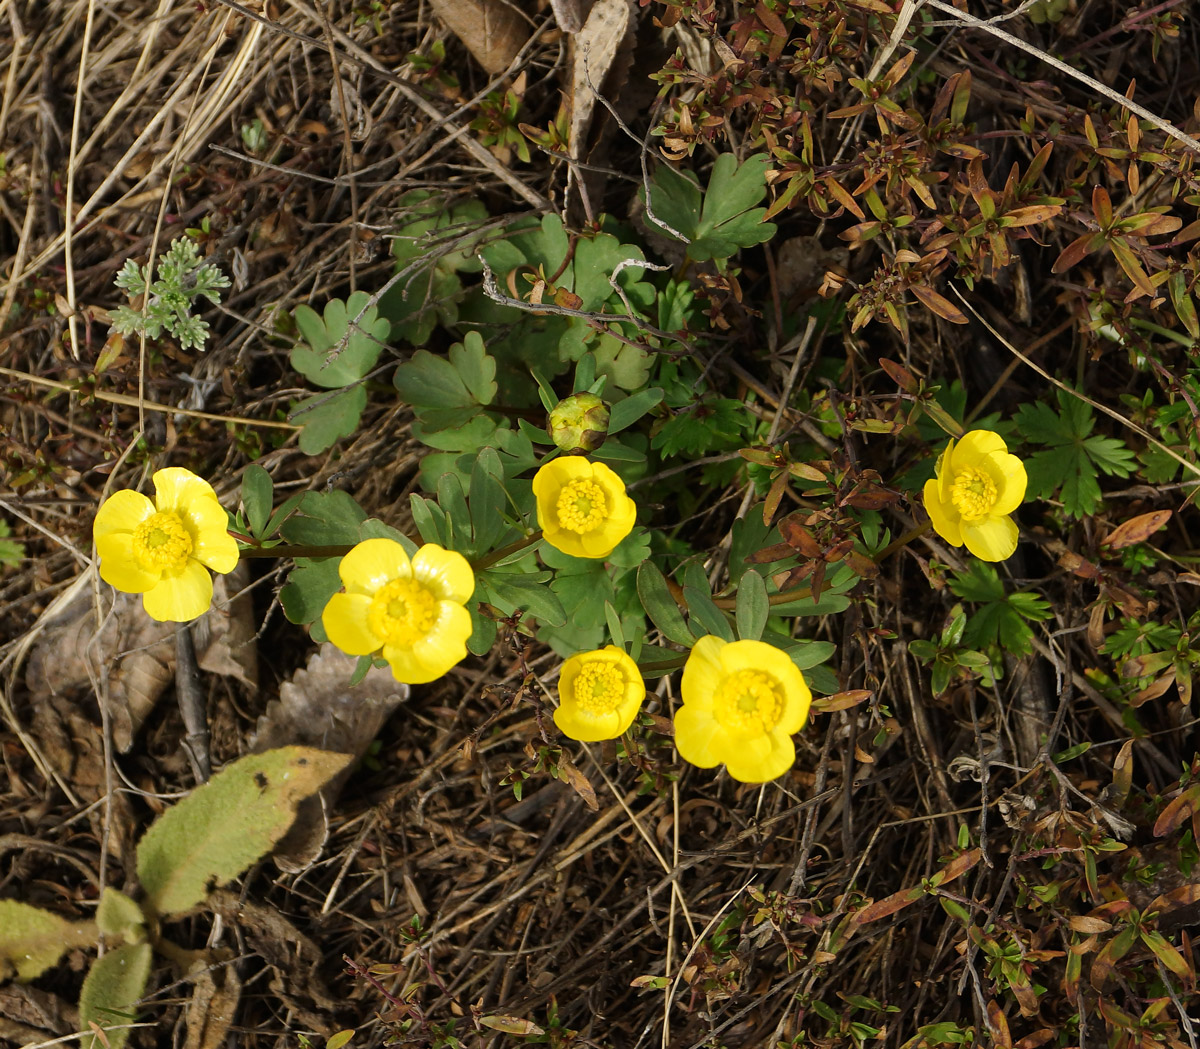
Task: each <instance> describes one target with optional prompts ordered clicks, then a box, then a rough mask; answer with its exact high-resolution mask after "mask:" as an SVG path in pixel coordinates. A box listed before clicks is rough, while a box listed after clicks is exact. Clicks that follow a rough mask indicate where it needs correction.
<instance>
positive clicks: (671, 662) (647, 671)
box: [637, 653, 687, 677]
mask: <svg viewBox="0 0 1200 1049" xmlns="http://www.w3.org/2000/svg"><path fill="white" fill-rule="evenodd" d="M685 662H687V654H686V653H684V654H682V655H678V656H673V657H672V658H670V659H659V660H656V661H655V662H653V663H639V664H638V665H637V667H638V671H639V672H640V673H641V675H642V677H662V676H663V675H664V674H669V673H671V671H672V670H678V669H679V668H680V667H681V666H683V664H684V663H685Z"/></svg>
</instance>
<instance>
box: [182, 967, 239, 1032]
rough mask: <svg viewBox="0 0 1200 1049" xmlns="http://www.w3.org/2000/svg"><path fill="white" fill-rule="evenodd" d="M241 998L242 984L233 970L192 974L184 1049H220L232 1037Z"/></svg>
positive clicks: (224, 969) (202, 968)
mask: <svg viewBox="0 0 1200 1049" xmlns="http://www.w3.org/2000/svg"><path fill="white" fill-rule="evenodd" d="M241 997H242V981H241V980H239V979H238V975H237V970H236V969H235V967H234V966H232V965H223V966H220V967H218V968H213V969H209V968H206V967H203V966H201V967H200V971H199V972H196V973H193V975H192V1000H191V1002H190V1003H189V1005H188V1012H187V1042H186V1043H185V1046H184V1049H219V1047H220V1046H221V1045H223V1044H224V1042H225V1038H226V1036H227V1035H228V1034H229V1027H230V1025H231V1024H232V1023H233V1015H234V1013H235V1012H236V1011H237V1007H238V1002H239V1001H241Z"/></svg>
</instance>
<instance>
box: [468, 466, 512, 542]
mask: <svg viewBox="0 0 1200 1049" xmlns="http://www.w3.org/2000/svg"><path fill="white" fill-rule="evenodd" d="M503 478H504V467H503V466H502V465H501V464H500V456H499V455H498V454H497V452H496V449H494V448H484V449H483V450H482V451H481V452H480V453H479V455H477V456H476V457H475V465H474V466H473V467H472V468H471V490H470V493H469V495H468V503H469V504H470V510H471V531H472V533H473V535H474V538H475V544H474V546H475V551H476V552H477V553H485V552H487V551H489V550H491V549H492V548H493V547H495V546H496V545H497V541H498V540H499V539H500V537H501V536H502V535H503V534H504V532H505V530H506V528H507V525H506V524H505V520H504V511H505V510H506V508H507V504H506V500H505V497H504V488H503Z"/></svg>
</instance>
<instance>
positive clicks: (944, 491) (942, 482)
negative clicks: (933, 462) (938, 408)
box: [926, 437, 955, 503]
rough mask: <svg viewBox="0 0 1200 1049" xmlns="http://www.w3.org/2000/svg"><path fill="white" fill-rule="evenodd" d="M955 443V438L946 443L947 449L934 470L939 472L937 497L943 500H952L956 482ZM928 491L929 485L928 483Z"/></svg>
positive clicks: (945, 501) (944, 501)
mask: <svg viewBox="0 0 1200 1049" xmlns="http://www.w3.org/2000/svg"><path fill="white" fill-rule="evenodd" d="M954 445H955V440H954V438H953V437H951V438H950V443H949V444H948V445H946V450H945V451H944V452H942V454H941V456H940V457H939V458H938V461H937V466H936V467H934V470H935V472H936V474H937V488H936V491H937V497H938V498H939V499H940V500H941V501H942V502H943V503H948V502H950V490H951V488H952V487H953V483H954V466H953V464H954ZM926 491H928V485H926Z"/></svg>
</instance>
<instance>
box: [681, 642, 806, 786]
mask: <svg viewBox="0 0 1200 1049" xmlns="http://www.w3.org/2000/svg"><path fill="white" fill-rule="evenodd" d="M681 691H682V693H683V706H682V707H680V708H679V710H678V711H676V713H675V746H676V747H677V748H678V750H679V754H680V756H681V757H682V758H683V759H684V760H685V761H690V762H691V763H692V764H693V765H698V766H699V767H700V768H702V769H710V768H712V767H713V766H714V765H717V764H719V763H721V762H724V763H725V767H726V768H727V769H728V770H729V775H731V776H732V777H733V778H734V779H736V780H740V781H741V782H742V783H766V782H767V781H768V780H772V779H775V778H776V777H777V776H782V775H783V774H784V773H785V772H787V770H788V769H790V768H791V767H792V764H793V763H794V762H795V760H796V747H795V744H794V743H792V739H791V737H792V734H793V733H794V732H799V731H800V728H801V727H802V726H803V725H804V722H805V721H806V720H807V719H808V708H809V705H810V704H811V703H812V693H811V692H810V691H809V689H808V685H807V684H806V683H805V681H804V675H802V674H801V673H800V671H799V670H797V669H796V664H795V663H793V662H792V661H791V659H790V658H789V657H788V655H787V653H786V652H781V651H780V650H779V649H777V648H775V647H774V646H773V645H768V644H766V643H765V642H763V641H722V640H721V639H720V638H718V637H713V636H712V635H711V634H710V635H708V636H706V637H702V638H701V639H700V640H699V641H697V642H696V644H695V646H694V647H693V648H692V652H691V655H689V656H688V660H687V663H686V664H685V665H684V668H683V685H682V688H681Z"/></svg>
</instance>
